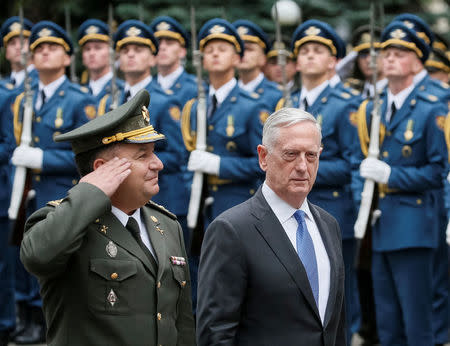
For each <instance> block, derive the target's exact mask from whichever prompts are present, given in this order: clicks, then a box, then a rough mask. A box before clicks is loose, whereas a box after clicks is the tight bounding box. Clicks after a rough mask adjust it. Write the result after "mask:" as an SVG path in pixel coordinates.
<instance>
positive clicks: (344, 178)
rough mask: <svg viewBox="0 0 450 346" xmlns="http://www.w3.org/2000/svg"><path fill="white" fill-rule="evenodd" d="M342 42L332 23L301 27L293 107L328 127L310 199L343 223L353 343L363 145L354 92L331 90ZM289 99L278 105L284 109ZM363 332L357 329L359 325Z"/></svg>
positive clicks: (297, 39)
mask: <svg viewBox="0 0 450 346" xmlns="http://www.w3.org/2000/svg"><path fill="white" fill-rule="evenodd" d="M338 44H339V43H338V39H337V34H336V33H335V31H334V30H333V29H332V28H331V27H330V26H329V25H328V24H326V23H324V22H321V21H318V20H308V21H306V22H304V23H303V24H301V25H300V26H299V27H298V28H297V29H296V30H295V32H294V35H293V38H292V45H291V48H292V51H293V53H294V56H295V57H296V58H297V70H298V71H299V72H300V75H301V83H302V88H301V90H299V91H296V92H294V93H293V94H292V96H291V98H292V102H293V107H299V108H301V109H304V110H306V111H308V112H309V113H311V114H312V115H313V116H314V117H316V118H317V119H318V122H319V123H320V125H321V126H322V136H323V138H322V143H323V146H324V149H323V152H322V154H321V156H320V166H319V171H318V173H317V179H316V183H315V185H314V188H313V189H312V190H311V192H310V194H309V196H308V198H310V200H311V202H312V203H315V204H317V205H319V206H320V207H322V208H324V209H325V210H327V211H328V212H330V213H331V214H332V215H333V216H334V217H335V218H336V219H337V220H338V222H339V226H340V228H341V231H342V244H343V254H344V263H345V270H346V275H345V279H346V281H345V294H346V306H347V310H346V311H347V314H346V316H347V325H348V333H347V336H348V339H350V337H351V333H353V332H355V331H356V330H352V328H350V327H351V326H352V321H354V320H355V319H357V318H356V317H355V316H358V314H359V312H358V303H357V299H358V298H357V297H358V296H357V295H356V296H355V294H356V292H355V290H356V286H357V285H356V284H355V282H354V281H355V280H356V275H355V271H354V257H355V251H356V245H355V239H354V232H353V224H354V222H355V208H354V204H353V199H352V193H351V187H350V185H351V177H352V169H355V167H354V166H353V165H354V160H353V157H354V155H355V151H356V150H355V143H356V142H357V133H356V128H355V126H354V125H353V124H352V121H353V119H354V116H355V114H356V110H357V105H356V104H355V103H354V102H349V101H351V98H352V95H351V94H350V93H348V92H345V91H342V90H339V89H337V88H336V89H335V88H331V86H330V85H329V75H330V73H331V71H333V70H334V69H335V66H336V59H337V58H336V55H337V52H338ZM283 101H284V100H283V99H282V101H280V103H279V104H278V107H280V108H281V107H282V106H283ZM354 328H355V329H357V326H355V327H354Z"/></svg>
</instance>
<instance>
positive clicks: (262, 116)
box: [259, 111, 269, 125]
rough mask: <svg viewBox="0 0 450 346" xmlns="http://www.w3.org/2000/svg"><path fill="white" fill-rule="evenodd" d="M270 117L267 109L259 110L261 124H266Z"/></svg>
mask: <svg viewBox="0 0 450 346" xmlns="http://www.w3.org/2000/svg"><path fill="white" fill-rule="evenodd" d="M268 117H269V113H268V112H266V111H261V112H259V121H260V122H261V124H263V125H264V124H265V123H266V121H267V118H268Z"/></svg>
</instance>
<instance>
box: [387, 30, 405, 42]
mask: <svg viewBox="0 0 450 346" xmlns="http://www.w3.org/2000/svg"><path fill="white" fill-rule="evenodd" d="M405 36H406V33H405V32H404V31H403V30H402V29H396V30H394V31H392V32H391V37H392V38H396V39H399V40H401V39H402V38H404V37H405Z"/></svg>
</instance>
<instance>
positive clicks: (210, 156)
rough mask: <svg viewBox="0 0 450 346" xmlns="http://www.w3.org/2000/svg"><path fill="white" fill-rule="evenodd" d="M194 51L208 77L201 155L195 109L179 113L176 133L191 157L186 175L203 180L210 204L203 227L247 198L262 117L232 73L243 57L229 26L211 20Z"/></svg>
mask: <svg viewBox="0 0 450 346" xmlns="http://www.w3.org/2000/svg"><path fill="white" fill-rule="evenodd" d="M198 47H199V49H200V51H201V52H202V53H203V68H204V69H205V70H206V71H207V72H208V76H209V81H210V85H209V89H208V91H207V116H206V122H207V124H206V129H207V139H206V142H207V150H205V151H203V150H198V149H196V129H197V116H196V114H197V104H198V102H197V101H196V100H194V99H193V100H191V101H189V102H188V103H187V104H186V105H185V106H184V109H183V119H182V133H183V139H184V143H185V145H186V148H187V149H188V150H189V151H191V154H190V156H189V161H188V170H190V171H197V172H203V173H206V174H207V187H208V194H209V196H210V197H212V203H211V204H210V205H209V206H208V207H207V210H206V224H208V223H209V222H211V221H212V220H213V219H214V218H215V217H216V216H218V215H219V214H220V213H222V212H223V211H225V210H227V209H229V208H231V207H233V206H235V205H237V204H239V203H242V202H243V201H245V200H246V199H248V198H249V197H251V196H252V195H253V194H254V193H255V191H256V189H257V187H258V182H260V180H261V179H262V171H261V169H260V168H259V165H258V157H257V152H256V150H255V148H256V147H257V145H258V144H259V143H260V142H261V136H262V126H263V123H264V122H265V120H266V119H267V117H268V112H267V111H266V110H264V109H262V106H261V103H260V102H259V95H258V94H257V93H252V94H249V93H247V92H246V91H244V90H242V89H240V88H239V86H238V83H237V80H236V79H235V78H234V74H235V68H237V66H238V65H239V63H240V60H241V58H242V56H243V55H244V44H243V42H242V40H241V38H240V36H239V34H238V33H237V32H236V30H235V28H234V27H233V25H231V24H230V23H229V22H227V21H225V20H223V19H218V18H215V19H211V20H209V21H208V22H206V23H205V24H204V25H203V27H202V28H201V29H200V32H199V37H198Z"/></svg>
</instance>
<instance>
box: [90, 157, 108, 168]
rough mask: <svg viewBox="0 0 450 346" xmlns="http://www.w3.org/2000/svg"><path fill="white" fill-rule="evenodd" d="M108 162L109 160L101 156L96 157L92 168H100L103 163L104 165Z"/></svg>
mask: <svg viewBox="0 0 450 346" xmlns="http://www.w3.org/2000/svg"><path fill="white" fill-rule="evenodd" d="M106 162H107V160H105V159H103V158H101V157H99V158H97V159H95V161H94V163H93V164H92V168H93V170H94V171H95V170H96V169H97V168H99V167H100V166H101V165H104V164H105V163H106Z"/></svg>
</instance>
